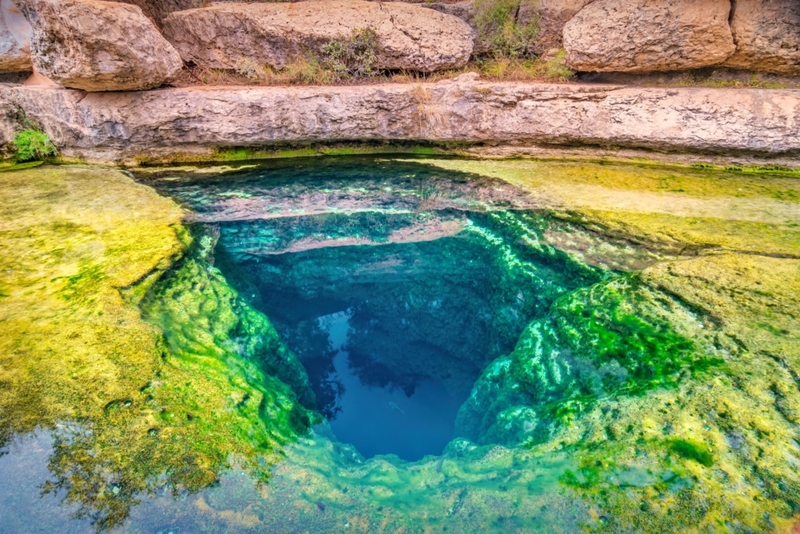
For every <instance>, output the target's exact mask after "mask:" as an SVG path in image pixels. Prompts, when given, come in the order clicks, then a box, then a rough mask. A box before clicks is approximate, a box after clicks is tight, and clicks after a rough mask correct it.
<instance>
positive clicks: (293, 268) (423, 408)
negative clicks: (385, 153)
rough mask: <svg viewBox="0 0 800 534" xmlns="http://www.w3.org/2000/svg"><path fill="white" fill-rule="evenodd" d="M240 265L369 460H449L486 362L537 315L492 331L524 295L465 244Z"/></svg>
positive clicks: (320, 400)
mask: <svg viewBox="0 0 800 534" xmlns="http://www.w3.org/2000/svg"><path fill="white" fill-rule="evenodd" d="M225 242H226V239H225V238H224V237H223V239H221V240H220V243H221V244H222V246H224V243H225ZM238 267H239V268H240V269H241V270H242V271H243V272H245V273H246V276H247V278H249V279H250V280H252V281H253V282H254V285H255V287H256V288H257V292H258V298H257V299H256V302H257V307H258V308H259V309H260V310H261V311H263V312H264V313H265V314H266V315H267V316H268V317H269V318H270V319H271V320H272V322H273V323H274V324H275V326H276V328H277V329H278V331H279V332H280V334H281V337H282V339H283V340H284V341H285V343H286V344H287V346H288V347H289V348H290V349H291V350H292V351H293V352H294V353H295V354H297V356H298V357H299V359H300V361H301V362H302V363H303V365H304V367H305V368H306V371H307V372H308V375H309V379H310V381H311V386H312V389H313V390H314V393H315V394H316V399H317V410H318V411H320V412H321V413H322V414H323V415H324V416H325V417H326V419H327V421H328V422H329V424H330V427H331V430H332V431H333V433H334V434H335V435H336V437H337V439H338V440H340V441H342V442H346V443H350V444H352V445H354V446H355V447H356V449H357V450H358V451H359V452H360V453H361V454H362V455H363V456H365V457H368V458H369V457H372V456H375V455H378V454H389V453H391V454H396V455H397V456H398V457H400V458H402V459H404V460H409V461H413V460H418V459H421V458H422V457H424V456H425V455H428V454H433V455H437V454H441V453H442V451H443V449H444V447H445V446H446V445H447V443H448V442H449V441H450V440H451V439H452V438H453V437H454V435H453V432H454V424H455V420H456V415H457V412H458V409H459V407H460V406H461V404H462V403H463V402H464V401H465V400H466V398H467V397H468V395H469V393H470V391H471V388H472V386H473V384H474V383H475V381H476V380H477V378H478V377H479V376H480V373H481V371H482V369H483V367H484V366H485V365H486V364H487V363H489V362H490V361H492V360H493V359H494V358H495V357H497V356H499V355H501V354H503V353H506V352H509V351H510V350H511V349H513V344H514V342H515V341H516V338H517V337H518V336H519V333H520V331H521V329H522V328H523V327H524V324H525V323H526V322H527V320H529V319H530V317H526V316H522V315H519V310H516V313H517V319H518V320H516V321H513V322H514V323H515V327H511V326H510V325H509V326H510V329H509V330H507V331H502V332H501V331H499V330H498V329H496V328H495V326H496V324H493V323H496V321H495V319H496V318H497V316H498V314H500V315H502V314H507V315H510V316H513V315H514V311H512V309H511V308H503V309H496V308H495V305H496V304H501V303H502V304H501V307H503V306H504V305H505V303H507V302H509V301H514V300H516V299H519V300H524V296H522V295H521V294H520V295H516V294H515V295H512V296H507V295H497V294H496V293H497V292H498V291H500V292H502V291H503V289H502V288H501V287H499V285H498V284H496V283H495V282H496V281H497V280H499V279H501V278H502V277H501V276H500V273H497V272H496V265H495V262H494V261H493V255H492V254H491V251H489V250H486V249H483V248H482V247H480V246H479V245H477V244H476V243H474V242H473V241H472V240H470V239H468V238H459V237H447V238H441V239H436V240H432V241H423V242H417V243H402V244H383V245H379V246H370V245H354V246H345V247H322V248H312V249H310V250H304V251H300V252H291V253H284V254H275V255H266V256H262V257H260V258H258V259H252V260H248V261H245V262H243V263H240V264H239V265H238ZM509 318H510V317H509Z"/></svg>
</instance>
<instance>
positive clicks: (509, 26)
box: [473, 0, 539, 58]
mask: <svg viewBox="0 0 800 534" xmlns="http://www.w3.org/2000/svg"><path fill="white" fill-rule="evenodd" d="M530 1H531V0H475V18H474V19H473V20H474V22H475V26H476V27H477V28H478V41H479V43H480V48H483V49H484V50H486V52H487V53H488V54H489V55H490V56H492V57H494V58H519V57H529V56H530V46H531V44H532V43H533V41H534V39H536V37H537V36H538V35H539V21H538V20H537V19H534V20H532V21H530V22H528V23H525V24H523V23H520V22H519V20H518V18H519V12H520V9H521V8H522V7H523V5H526V4H527V3H528V2H530Z"/></svg>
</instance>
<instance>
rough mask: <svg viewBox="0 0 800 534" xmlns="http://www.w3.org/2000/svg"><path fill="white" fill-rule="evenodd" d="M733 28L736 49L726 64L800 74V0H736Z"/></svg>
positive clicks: (735, 66) (761, 70)
mask: <svg viewBox="0 0 800 534" xmlns="http://www.w3.org/2000/svg"><path fill="white" fill-rule="evenodd" d="M731 29H732V30H733V39H734V41H735V42H736V53H734V54H733V55H732V56H731V57H729V58H728V59H727V61H725V63H724V64H723V65H724V66H726V67H732V68H736V69H747V70H753V71H760V72H773V73H776V74H789V75H800V2H798V1H797V0H736V3H735V5H734V11H733V19H732V21H731Z"/></svg>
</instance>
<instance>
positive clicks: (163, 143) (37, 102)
mask: <svg viewBox="0 0 800 534" xmlns="http://www.w3.org/2000/svg"><path fill="white" fill-rule="evenodd" d="M475 77H476V75H471V74H467V75H462V76H461V77H459V78H457V79H455V80H451V81H447V82H440V83H436V84H417V85H412V84H381V85H377V84H376V85H362V86H349V87H291V88H288V87H256V88H230V87H226V88H183V89H162V90H156V91H146V92H127V93H85V92H82V91H75V90H68V89H60V88H55V87H30V86H18V85H4V86H0V109H2V117H3V119H2V121H1V122H0V142H2V143H8V142H9V141H10V140H11V138H12V137H13V135H14V132H15V130H16V129H18V124H17V123H16V122H15V119H14V117H16V116H18V111H19V110H20V109H21V110H23V111H24V112H25V114H26V115H27V117H28V118H29V119H30V120H33V121H36V122H37V123H39V124H41V125H42V127H43V128H44V129H45V130H46V131H47V132H49V133H50V135H51V137H52V139H53V141H54V142H55V143H56V144H57V146H59V148H60V149H61V150H62V152H63V154H64V155H65V156H67V157H74V158H84V159H86V160H88V161H101V162H135V161H142V160H163V161H177V160H181V159H192V158H197V157H209V156H213V155H214V154H215V153H216V152H217V151H218V150H219V148H221V147H222V148H225V147H265V146H267V147H268V146H279V145H281V144H284V145H285V144H299V143H309V144H313V143H320V142H348V141H355V142H360V141H386V142H393V141H402V142H415V141H420V142H421V141H429V142H433V143H453V142H456V143H463V144H481V143H486V144H501V145H502V144H516V145H525V144H529V145H560V146H564V145H579V144H580V145H595V146H603V147H629V148H645V149H655V150H665V151H693V152H704V153H720V154H760V155H766V156H778V155H783V156H786V155H793V154H798V153H800V138H799V137H798V136H797V132H798V129H799V128H800V91H798V90H770V91H764V90H758V89H742V90H736V91H732V90H727V89H710V88H675V89H664V88H634V87H621V86H609V85H554V84H526V83H511V82H508V83H488V82H480V81H476V79H475Z"/></svg>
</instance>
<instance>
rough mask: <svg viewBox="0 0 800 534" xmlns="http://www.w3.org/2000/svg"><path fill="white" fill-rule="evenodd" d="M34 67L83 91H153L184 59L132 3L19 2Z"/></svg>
mask: <svg viewBox="0 0 800 534" xmlns="http://www.w3.org/2000/svg"><path fill="white" fill-rule="evenodd" d="M20 8H21V9H22V12H23V13H24V14H25V16H26V18H27V19H28V21H29V22H30V23H31V25H32V26H33V38H32V40H31V52H32V56H33V64H34V66H35V67H36V70H37V71H38V72H40V73H41V74H43V75H45V76H47V77H48V78H50V79H51V80H53V81H55V82H58V83H59V84H60V85H63V86H64V87H69V88H72V89H82V90H84V91H136V90H143V89H152V88H154V87H158V86H160V85H162V84H164V83H165V82H167V81H169V80H171V79H172V78H173V77H174V76H175V75H176V74H177V73H178V72H179V71H180V70H181V69H182V68H183V63H182V62H181V58H180V56H179V55H178V53H177V52H176V51H175V49H173V48H172V46H170V44H169V43H168V42H167V41H166V40H165V39H164V38H163V37H162V36H161V34H160V33H159V32H158V29H157V28H156V27H155V25H153V23H152V22H151V21H150V20H149V19H148V18H147V17H145V16H144V14H143V13H142V10H141V9H140V8H138V7H136V6H131V5H127V4H119V3H112V2H98V1H93V0H63V1H62V0H23V1H21V2H20Z"/></svg>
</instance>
